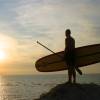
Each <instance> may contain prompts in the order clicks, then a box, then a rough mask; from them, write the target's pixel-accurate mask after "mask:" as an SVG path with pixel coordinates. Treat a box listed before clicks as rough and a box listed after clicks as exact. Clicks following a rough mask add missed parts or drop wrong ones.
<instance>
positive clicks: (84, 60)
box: [35, 44, 100, 72]
mask: <svg viewBox="0 0 100 100" xmlns="http://www.w3.org/2000/svg"><path fill="white" fill-rule="evenodd" d="M75 50H76V66H77V67H84V66H87V65H91V64H95V63H98V62H100V44H94V45H88V46H83V47H78V48H76V49H75ZM63 56H64V51H61V52H57V53H56V54H51V55H48V56H45V57H43V58H40V59H39V60H37V61H36V63H35V67H36V69H37V70H38V71H40V72H54V71H61V70H67V65H66V63H65V61H64V60H63V59H62V58H63Z"/></svg>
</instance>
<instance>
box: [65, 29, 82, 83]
mask: <svg viewBox="0 0 100 100" xmlns="http://www.w3.org/2000/svg"><path fill="white" fill-rule="evenodd" d="M65 35H66V39H65V54H64V59H65V62H66V64H67V66H68V83H72V82H73V83H76V71H75V69H76V70H77V71H78V72H79V73H80V74H82V72H81V71H80V70H79V69H78V68H76V65H75V40H74V38H72V37H71V31H70V29H67V30H66V31H65ZM72 79H73V80H72Z"/></svg>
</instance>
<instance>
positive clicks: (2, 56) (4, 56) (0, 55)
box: [0, 50, 6, 61]
mask: <svg viewBox="0 0 100 100" xmlns="http://www.w3.org/2000/svg"><path fill="white" fill-rule="evenodd" d="M4 59H6V53H5V52H4V51H2V50H0V61H1V60H4Z"/></svg>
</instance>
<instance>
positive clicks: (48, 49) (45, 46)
mask: <svg viewBox="0 0 100 100" xmlns="http://www.w3.org/2000/svg"><path fill="white" fill-rule="evenodd" d="M37 43H38V44H39V45H41V46H43V47H44V48H46V49H47V50H49V51H50V52H52V53H53V54H55V55H57V56H59V57H60V58H61V59H63V57H62V56H60V55H58V54H57V53H55V52H54V51H52V50H51V49H49V48H48V47H46V46H45V45H43V44H42V43H40V42H39V41H37Z"/></svg>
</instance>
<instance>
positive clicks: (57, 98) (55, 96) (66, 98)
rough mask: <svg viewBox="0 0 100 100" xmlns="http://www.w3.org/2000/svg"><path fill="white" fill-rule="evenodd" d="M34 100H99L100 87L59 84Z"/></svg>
mask: <svg viewBox="0 0 100 100" xmlns="http://www.w3.org/2000/svg"><path fill="white" fill-rule="evenodd" d="M36 100H100V85H96V84H93V83H91V84H66V83H64V84H59V85H57V86H56V87H54V88H52V89H51V90H50V91H49V92H48V93H46V94H42V95H41V96H40V98H39V99H36Z"/></svg>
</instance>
